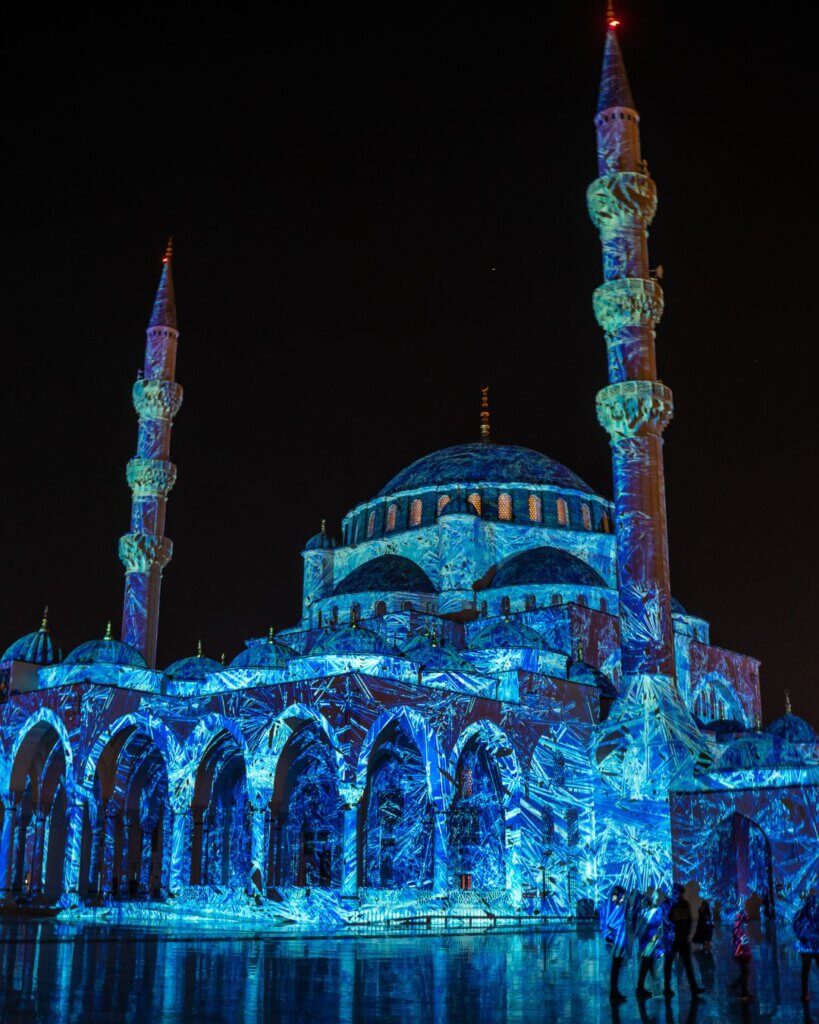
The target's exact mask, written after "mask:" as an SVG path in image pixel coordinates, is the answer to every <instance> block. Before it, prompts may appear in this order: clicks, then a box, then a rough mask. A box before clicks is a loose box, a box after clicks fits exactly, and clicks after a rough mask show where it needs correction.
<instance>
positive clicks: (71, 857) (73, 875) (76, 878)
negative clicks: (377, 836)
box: [63, 797, 84, 901]
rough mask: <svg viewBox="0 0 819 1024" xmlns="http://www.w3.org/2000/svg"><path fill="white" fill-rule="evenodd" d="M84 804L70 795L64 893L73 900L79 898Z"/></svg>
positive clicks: (67, 816)
mask: <svg viewBox="0 0 819 1024" xmlns="http://www.w3.org/2000/svg"><path fill="white" fill-rule="evenodd" d="M83 810H84V804H83V802H82V800H78V799H77V798H76V797H74V798H71V797H69V803H68V805H67V807H66V810H65V818H66V830H65V860H64V861H63V893H64V894H65V895H67V896H68V897H69V899H71V900H72V901H77V900H79V894H80V858H81V854H82V823H83Z"/></svg>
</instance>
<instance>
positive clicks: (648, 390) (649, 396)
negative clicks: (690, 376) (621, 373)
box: [597, 380, 674, 441]
mask: <svg viewBox="0 0 819 1024" xmlns="http://www.w3.org/2000/svg"><path fill="white" fill-rule="evenodd" d="M673 413H674V403H673V399H672V395H671V389H670V388H667V387H666V386H665V384H661V383H660V382H659V381H656V380H624V381H621V382H620V383H619V384H609V386H608V387H605V388H603V389H602V391H599V392H598V393H597V419H598V420H599V421H600V425H601V427H603V429H604V430H606V431H607V432H608V434H609V437H610V438H611V439H612V441H618V440H621V439H622V438H626V437H641V436H643V435H646V434H658V435H659V434H662V432H663V431H664V430H665V428H666V427H667V426H668V424H669V422H670V421H671V417H672V415H673Z"/></svg>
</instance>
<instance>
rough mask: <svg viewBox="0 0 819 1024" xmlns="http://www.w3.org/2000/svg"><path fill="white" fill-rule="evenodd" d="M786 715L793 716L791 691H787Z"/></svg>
mask: <svg viewBox="0 0 819 1024" xmlns="http://www.w3.org/2000/svg"><path fill="white" fill-rule="evenodd" d="M785 714H786V715H791V714H793V709H792V708H791V691H790V690H785Z"/></svg>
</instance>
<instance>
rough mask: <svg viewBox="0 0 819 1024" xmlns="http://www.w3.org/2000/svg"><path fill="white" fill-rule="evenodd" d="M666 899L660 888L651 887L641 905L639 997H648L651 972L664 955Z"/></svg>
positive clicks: (638, 935) (638, 934)
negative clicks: (657, 959)
mask: <svg viewBox="0 0 819 1024" xmlns="http://www.w3.org/2000/svg"><path fill="white" fill-rule="evenodd" d="M664 900H665V897H664V895H663V893H661V892H660V891H659V889H649V890H648V892H647V893H646V895H645V897H644V898H643V901H642V904H641V907H640V916H639V923H638V928H637V945H638V952H639V955H640V973H639V976H638V978H637V998H638V999H648V998H649V997H650V996H651V992H649V990H648V989H647V988H646V980H647V979H648V975H649V972H651V974H652V975H653V973H654V960H655V958H656V957H658V956H662V955H663V946H662V940H663V924H664V922H663V916H664V915H663V907H662V904H663V902H664Z"/></svg>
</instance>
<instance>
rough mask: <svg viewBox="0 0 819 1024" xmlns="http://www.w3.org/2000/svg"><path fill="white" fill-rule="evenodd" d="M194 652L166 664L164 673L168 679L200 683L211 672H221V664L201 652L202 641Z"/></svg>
mask: <svg viewBox="0 0 819 1024" xmlns="http://www.w3.org/2000/svg"><path fill="white" fill-rule="evenodd" d="M196 647H197V650H196V654H194V655H193V656H191V657H188V658H180V659H179V660H178V661H174V662H173V663H172V664H170V665H168V667H167V668H166V669H165V675H166V676H167V677H168V679H177V680H179V681H180V682H184V683H201V682H203V681H204V680H205V679H207V677H208V676H209V675H210V673H211V672H221V670H222V668H223V666H222V665H220V664H219V662H218V661H214V659H213V658H206V657H204V655H203V654H202V642H201V641H199V643H198V644H197V645H196Z"/></svg>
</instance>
